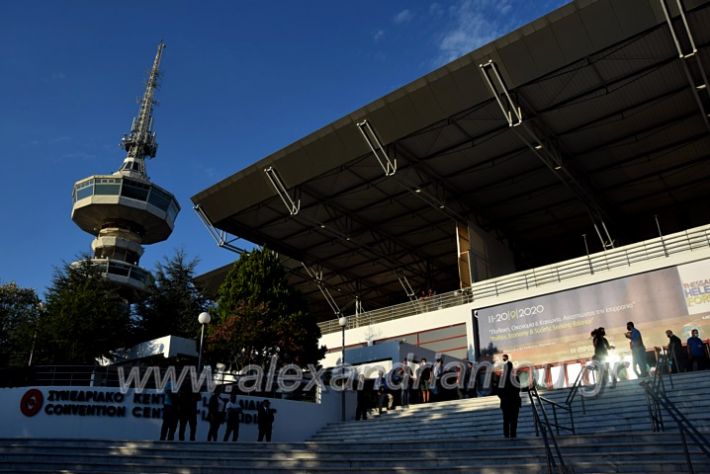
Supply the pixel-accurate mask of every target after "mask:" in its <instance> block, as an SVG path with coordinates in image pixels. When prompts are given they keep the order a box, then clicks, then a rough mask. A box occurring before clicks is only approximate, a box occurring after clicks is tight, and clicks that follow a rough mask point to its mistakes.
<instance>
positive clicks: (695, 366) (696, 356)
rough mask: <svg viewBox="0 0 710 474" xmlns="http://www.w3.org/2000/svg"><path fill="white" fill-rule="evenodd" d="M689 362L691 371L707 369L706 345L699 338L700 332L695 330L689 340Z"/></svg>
mask: <svg viewBox="0 0 710 474" xmlns="http://www.w3.org/2000/svg"><path fill="white" fill-rule="evenodd" d="M688 362H689V366H690V370H693V371H695V370H703V369H705V368H706V367H707V362H708V354H707V351H706V350H705V343H704V342H703V340H702V339H700V338H699V337H698V330H697V329H693V330H692V331H691V332H690V337H689V338H688Z"/></svg>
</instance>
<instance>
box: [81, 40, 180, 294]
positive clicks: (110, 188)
mask: <svg viewBox="0 0 710 474" xmlns="http://www.w3.org/2000/svg"><path fill="white" fill-rule="evenodd" d="M164 49H165V44H164V43H163V42H161V43H160V44H159V45H158V51H157V53H156V55H155V59H154V60H153V67H152V68H151V71H150V75H149V77H148V83H147V85H146V89H145V93H144V94H143V99H142V100H141V104H140V109H139V111H138V116H137V117H136V118H134V119H133V124H132V126H131V131H130V132H129V133H128V134H126V135H125V136H124V137H123V139H122V141H121V145H122V147H123V148H124V149H125V150H126V152H127V155H126V158H125V159H124V160H123V164H122V165H121V168H120V169H119V170H118V171H117V172H115V173H113V174H108V175H94V176H90V177H88V178H85V179H82V180H80V181H77V182H76V183H74V189H73V191H72V198H73V207H72V215H71V216H72V220H73V221H74V222H75V223H76V224H77V225H78V226H79V227H81V229H82V230H84V231H86V232H88V233H90V234H92V235H94V236H96V238H95V239H94V241H93V242H92V244H91V248H92V250H93V257H92V259H91V261H92V263H93V264H94V265H95V266H96V267H98V268H99V269H100V271H101V272H102V273H103V274H104V276H105V277H106V278H108V279H109V280H111V281H112V282H115V283H117V284H118V285H120V286H121V287H122V289H123V290H127V291H124V293H125V294H126V295H127V298H128V299H131V295H135V294H137V293H139V292H140V291H142V290H144V289H145V288H146V285H147V284H148V283H149V282H150V273H149V272H147V271H146V270H144V269H142V268H140V267H139V266H138V263H139V260H140V257H141V255H143V245H145V244H153V243H155V242H161V241H163V240H165V239H167V238H168V237H169V236H170V234H171V233H172V231H173V225H174V223H175V218H176V216H177V214H178V212H180V205H179V204H178V202H177V200H176V199H175V197H174V196H173V195H172V194H171V193H169V192H168V191H166V190H165V189H163V188H161V187H159V186H157V185H155V184H153V183H152V182H151V181H150V179H149V178H148V175H147V174H146V169H145V160H146V159H147V158H153V157H155V154H156V151H157V149H158V144H157V142H156V139H155V132H154V131H153V105H154V104H155V100H154V98H153V96H154V94H155V90H156V87H157V85H158V77H159V72H158V68H159V66H160V58H161V56H162V54H163V50H164Z"/></svg>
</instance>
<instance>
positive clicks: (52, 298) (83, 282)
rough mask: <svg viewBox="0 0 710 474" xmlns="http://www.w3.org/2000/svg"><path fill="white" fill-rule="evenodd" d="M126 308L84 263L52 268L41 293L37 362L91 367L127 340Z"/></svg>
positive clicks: (130, 330) (112, 288)
mask: <svg viewBox="0 0 710 474" xmlns="http://www.w3.org/2000/svg"><path fill="white" fill-rule="evenodd" d="M132 337H133V327H132V323H131V314H130V307H129V305H128V303H126V302H125V300H124V299H123V298H122V297H121V296H120V295H119V293H118V292H117V291H116V287H115V286H114V285H112V284H111V282H109V281H107V280H106V279H104V277H103V276H102V275H101V273H100V272H99V271H98V270H97V269H96V268H95V267H93V266H92V265H91V261H90V260H88V259H84V260H81V261H80V262H78V263H75V264H71V265H65V266H64V268H62V269H59V270H57V272H56V274H55V276H54V280H53V282H52V286H51V287H50V288H49V289H48V291H47V297H46V314H45V315H44V317H43V318H42V321H41V324H40V331H39V337H38V341H37V349H36V350H35V354H36V359H35V360H36V361H37V363H50V364H93V363H94V359H95V357H97V356H100V355H107V354H108V353H109V351H110V350H111V349H116V348H118V347H124V346H127V345H129V344H131V343H132V342H133V339H132Z"/></svg>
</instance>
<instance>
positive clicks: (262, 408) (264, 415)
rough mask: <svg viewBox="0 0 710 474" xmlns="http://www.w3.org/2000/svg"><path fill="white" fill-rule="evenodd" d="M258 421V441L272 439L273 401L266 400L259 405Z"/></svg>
mask: <svg viewBox="0 0 710 474" xmlns="http://www.w3.org/2000/svg"><path fill="white" fill-rule="evenodd" d="M256 421H257V424H258V425H259V438H258V439H257V441H264V438H266V441H271V428H272V426H273V424H274V412H273V411H272V410H271V402H270V401H268V400H264V401H263V402H261V404H260V405H259V409H258V411H257V412H256Z"/></svg>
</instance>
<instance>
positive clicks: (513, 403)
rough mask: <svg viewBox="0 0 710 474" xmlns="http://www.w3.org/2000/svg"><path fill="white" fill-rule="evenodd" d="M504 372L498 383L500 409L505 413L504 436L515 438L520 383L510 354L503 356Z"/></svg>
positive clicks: (520, 401)
mask: <svg viewBox="0 0 710 474" xmlns="http://www.w3.org/2000/svg"><path fill="white" fill-rule="evenodd" d="M503 362H504V364H505V365H504V366H503V372H502V373H501V377H500V380H499V382H498V387H497V392H498V397H500V409H501V410H502V411H503V436H505V437H506V438H515V437H516V435H517V431H518V413H520V405H521V404H522V400H521V399H520V382H519V381H518V377H517V375H515V374H514V372H513V363H512V362H511V361H510V360H509V357H508V354H503Z"/></svg>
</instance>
